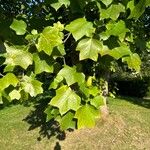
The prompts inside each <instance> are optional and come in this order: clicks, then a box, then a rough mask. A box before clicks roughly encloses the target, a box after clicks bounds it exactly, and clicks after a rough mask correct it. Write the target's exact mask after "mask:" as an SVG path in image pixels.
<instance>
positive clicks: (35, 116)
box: [23, 97, 66, 150]
mask: <svg viewBox="0 0 150 150" xmlns="http://www.w3.org/2000/svg"><path fill="white" fill-rule="evenodd" d="M49 101H50V98H44V97H43V98H40V99H39V100H37V101H35V102H34V108H35V109H34V110H31V112H30V113H29V114H28V115H27V116H26V118H24V119H23V121H25V122H27V123H28V124H30V127H29V129H28V131H31V130H34V129H36V128H39V137H37V140H38V141H41V140H42V139H43V138H47V139H50V138H51V137H56V138H57V139H58V140H64V139H65V137H66V135H65V132H62V131H60V129H59V126H58V123H57V122H56V121H54V120H51V121H49V122H46V114H45V113H44V110H45V109H46V107H47V105H48V103H49ZM54 149H55V150H60V149H61V147H60V145H59V142H56V145H55V147H54Z"/></svg>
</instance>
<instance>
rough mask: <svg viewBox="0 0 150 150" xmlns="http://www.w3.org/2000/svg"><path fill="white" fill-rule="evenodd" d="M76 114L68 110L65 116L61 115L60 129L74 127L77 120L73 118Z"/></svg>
mask: <svg viewBox="0 0 150 150" xmlns="http://www.w3.org/2000/svg"><path fill="white" fill-rule="evenodd" d="M73 118H74V114H73V113H72V112H68V113H67V114H65V115H64V116H63V117H59V120H58V121H59V123H60V129H61V130H67V129H69V128H71V129H74V128H75V124H76V122H75V121H74V120H73Z"/></svg>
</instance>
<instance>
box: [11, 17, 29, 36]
mask: <svg viewBox="0 0 150 150" xmlns="http://www.w3.org/2000/svg"><path fill="white" fill-rule="evenodd" d="M10 28H11V29H13V30H14V31H15V32H16V34H17V35H24V34H25V33H26V28H27V25H26V23H25V22H24V21H23V20H16V19H13V22H12V24H11V26H10Z"/></svg>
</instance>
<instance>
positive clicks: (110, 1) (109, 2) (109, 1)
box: [101, 0, 113, 6]
mask: <svg viewBox="0 0 150 150" xmlns="http://www.w3.org/2000/svg"><path fill="white" fill-rule="evenodd" d="M101 1H102V3H104V4H105V5H106V6H108V5H110V4H111V3H112V1H113V0H101Z"/></svg>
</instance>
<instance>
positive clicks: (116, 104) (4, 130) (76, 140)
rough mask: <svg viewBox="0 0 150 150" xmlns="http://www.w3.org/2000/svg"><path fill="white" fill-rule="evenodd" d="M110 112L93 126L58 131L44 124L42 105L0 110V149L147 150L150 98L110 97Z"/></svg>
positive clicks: (148, 144) (149, 142)
mask: <svg viewBox="0 0 150 150" xmlns="http://www.w3.org/2000/svg"><path fill="white" fill-rule="evenodd" d="M108 105H109V109H110V115H109V117H108V118H107V119H106V120H105V121H101V120H99V121H98V122H97V125H96V127H95V128H92V129H82V130H76V131H73V132H68V131H67V132H66V134H64V133H61V132H59V131H58V130H57V128H56V125H55V124H45V123H44V119H43V118H45V115H43V113H41V110H43V109H44V108H45V105H42V106H41V105H39V104H36V106H35V104H32V105H31V106H28V107H25V106H23V105H19V104H18V105H14V106H10V107H6V108H3V109H1V110H0V116H1V117H0V135H1V138H0V150H53V149H55V150H59V149H62V150H136V149H137V150H150V100H140V99H134V98H126V100H124V99H109V104H108Z"/></svg>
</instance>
